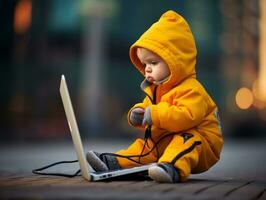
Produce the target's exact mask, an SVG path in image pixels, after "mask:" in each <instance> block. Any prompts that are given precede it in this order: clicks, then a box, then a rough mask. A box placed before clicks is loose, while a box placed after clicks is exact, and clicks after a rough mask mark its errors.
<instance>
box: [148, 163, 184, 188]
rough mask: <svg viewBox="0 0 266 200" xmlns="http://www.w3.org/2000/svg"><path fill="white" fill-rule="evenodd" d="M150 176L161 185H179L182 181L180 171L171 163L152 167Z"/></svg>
mask: <svg viewBox="0 0 266 200" xmlns="http://www.w3.org/2000/svg"><path fill="white" fill-rule="evenodd" d="M149 176H150V178H151V179H153V180H154V181H156V182H159V183H177V182H179V181H180V180H179V173H178V171H177V170H176V169H175V168H174V166H173V165H171V164H169V163H159V164H157V165H155V166H152V167H150V168H149Z"/></svg>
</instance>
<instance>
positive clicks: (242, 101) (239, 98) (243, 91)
mask: <svg viewBox="0 0 266 200" xmlns="http://www.w3.org/2000/svg"><path fill="white" fill-rule="evenodd" d="M253 100H254V98H253V94H252V92H251V91H250V90H249V89H248V88H245V87H243V88H240V89H239V90H238V91H237V93H236V105H237V106H238V107H239V108H241V109H248V108H249V107H250V106H251V105H252V103H253Z"/></svg>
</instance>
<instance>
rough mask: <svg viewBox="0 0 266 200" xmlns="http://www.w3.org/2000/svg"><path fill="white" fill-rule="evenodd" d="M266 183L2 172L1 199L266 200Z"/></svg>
mask: <svg viewBox="0 0 266 200" xmlns="http://www.w3.org/2000/svg"><path fill="white" fill-rule="evenodd" d="M265 191H266V182H263V181H254V180H250V181H244V180H242V181H241V180H232V179H228V180H226V179H222V180H221V179H217V180H215V179H213V178H211V179H208V177H205V179H204V176H203V177H202V178H200V179H190V180H189V181H188V182H186V183H178V184H158V183H155V182H154V181H150V180H144V181H134V180H123V181H122V180H120V181H109V182H88V181H86V180H84V179H83V178H82V177H80V176H79V177H75V178H63V177H51V176H38V175H33V174H11V173H10V174H8V173H6V172H2V173H1V178H0V198H1V199H121V200H122V199H132V200H133V199H134V200H135V199H138V200H141V199H145V200H146V199H191V200H194V199H237V200H239V199H241V200H244V199H250V200H255V199H259V200H263V199H266V192H265Z"/></svg>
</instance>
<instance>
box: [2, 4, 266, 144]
mask: <svg viewBox="0 0 266 200" xmlns="http://www.w3.org/2000/svg"><path fill="white" fill-rule="evenodd" d="M0 2H1V3H0V16H1V17H0V20H1V23H0V26H1V29H0V70H1V71H0V140H1V141H29V140H32V141H34V140H38V141H40V140H42V141H43V140H48V141H50V140H51V139H53V140H65V139H69V138H70V134H69V129H68V125H67V121H66V117H65V113H64V110H63V104H62V102H61V98H60V94H59V84H60V78H61V75H62V74H64V75H65V76H66V80H67V83H68V87H69V91H70V95H71V98H72V103H73V107H74V110H75V114H76V118H77V122H78V125H79V128H80V132H81V134H82V137H84V138H86V137H87V138H88V137H90V138H98V139H102V140H106V139H109V138H133V137H136V135H137V136H138V135H139V136H141V134H140V133H138V131H137V130H135V129H133V128H131V127H129V125H128V124H127V119H126V115H127V112H128V110H129V108H130V107H131V106H132V105H134V104H135V103H137V102H139V101H141V100H142V98H143V97H144V94H143V93H142V92H141V90H140V88H139V85H140V82H141V81H142V79H143V77H142V76H141V75H140V74H139V73H138V71H137V70H136V69H135V68H134V67H133V65H132V64H131V62H130V59H129V56H128V51H129V47H130V46H131V44H133V43H134V42H135V41H136V40H137V39H138V38H139V37H140V35H141V34H142V33H143V32H144V31H146V30H147V29H148V28H149V27H150V26H151V24H152V23H154V22H155V21H157V20H158V19H159V17H160V16H161V14H163V13H164V12H165V11H166V10H169V9H172V10H175V11H177V12H178V13H180V14H181V15H182V16H184V18H185V19H186V20H187V21H188V23H189V24H190V26H191V29H192V32H193V34H194V36H195V39H196V44H197V48H198V56H197V67H196V69H197V74H198V79H199V80H200V82H201V83H202V84H203V85H204V86H205V88H206V90H207V91H208V92H209V94H210V95H211V96H212V97H213V99H214V100H215V102H216V103H217V105H218V107H219V110H220V118H221V121H222V128H223V134H224V136H225V137H226V138H247V139H249V138H265V132H266V94H265V93H266V60H265V58H264V57H265V53H266V30H265V24H266V18H265V12H266V3H265V0H233V1H230V0H223V1H218V0H215V1H214V0H198V1H192V0H188V1H181V0H180V1H170V0H169V1H168V0H166V1H160V0H154V1H147V0H135V1H123V0H101V1H100V0H98V1H97V0H75V1H74V0H46V1H37V0H8V1H6V0H1V1H0ZM263 56H264V57H263Z"/></svg>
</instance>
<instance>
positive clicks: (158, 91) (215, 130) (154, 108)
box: [86, 10, 223, 183]
mask: <svg viewBox="0 0 266 200" xmlns="http://www.w3.org/2000/svg"><path fill="white" fill-rule="evenodd" d="M196 54H197V50H196V46H195V41H194V38H193V35H192V32H191V30H190V28H189V25H188V24H187V22H186V21H185V20H184V19H183V17H181V16H180V15H179V14H177V13H176V12H174V11H171V10H170V11H167V12H166V13H164V14H163V15H162V16H161V18H160V19H159V21H158V22H156V23H154V24H153V25H152V26H151V27H150V28H149V29H148V30H147V31H146V32H145V33H144V34H143V35H142V36H141V37H140V38H139V39H138V40H137V41H136V42H135V43H134V44H133V45H132V46H131V48H130V58H131V61H132V63H133V64H134V66H135V67H136V68H137V70H138V71H139V72H140V73H141V74H142V75H143V76H144V77H145V79H144V81H143V82H142V83H141V89H142V90H143V92H144V93H145V95H146V97H145V98H144V100H143V101H142V102H141V103H137V104H136V105H134V106H133V107H132V108H131V109H130V111H129V113H128V122H129V124H130V125H132V126H133V127H137V128H140V129H142V130H143V131H145V137H144V139H140V138H138V139H136V141H135V142H134V143H133V144H131V145H130V146H129V147H128V148H127V149H124V150H121V151H118V152H117V153H116V154H111V153H103V154H100V153H97V152H94V151H90V152H88V153H87V156H86V157H87V160H88V162H89V163H90V165H91V166H92V167H93V168H94V170H95V171H106V170H114V169H120V168H130V167H135V166H140V165H144V164H149V163H154V162H155V163H157V165H153V166H151V167H150V168H149V170H148V173H149V176H150V177H151V178H152V179H153V180H155V181H157V182H162V183H176V182H184V181H186V180H187V178H188V176H189V175H190V174H191V173H201V172H204V171H206V170H208V169H209V168H210V167H211V166H213V165H214V164H215V163H216V162H217V161H218V160H219V157H220V152H221V149H222V146H223V137H222V133H221V128H220V122H219V118H218V110H217V107H216V105H215V103H214V101H213V100H212V99H211V97H210V96H209V95H208V93H207V92H206V90H205V89H204V88H203V86H202V85H201V84H200V83H199V81H198V80H197V79H196V71H195V65H196Z"/></svg>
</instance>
